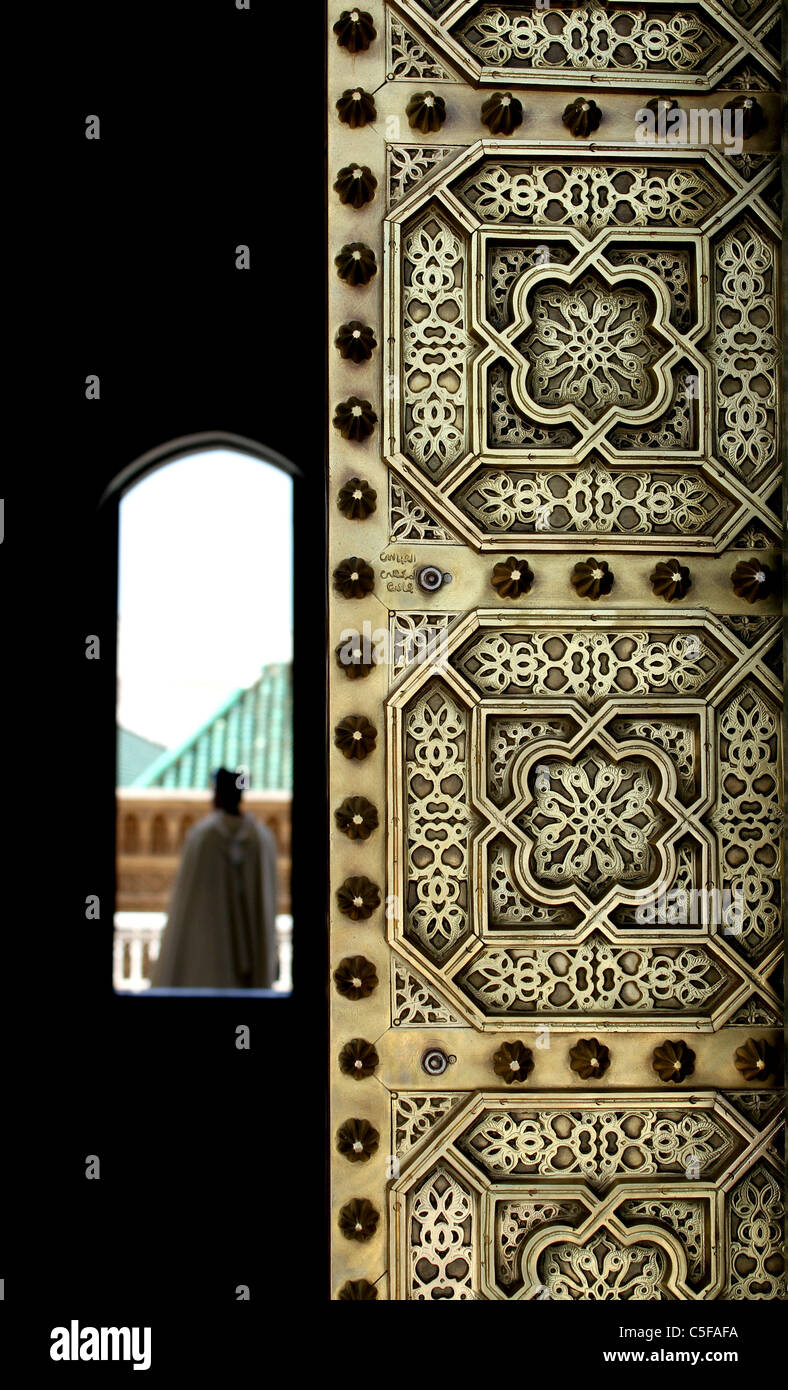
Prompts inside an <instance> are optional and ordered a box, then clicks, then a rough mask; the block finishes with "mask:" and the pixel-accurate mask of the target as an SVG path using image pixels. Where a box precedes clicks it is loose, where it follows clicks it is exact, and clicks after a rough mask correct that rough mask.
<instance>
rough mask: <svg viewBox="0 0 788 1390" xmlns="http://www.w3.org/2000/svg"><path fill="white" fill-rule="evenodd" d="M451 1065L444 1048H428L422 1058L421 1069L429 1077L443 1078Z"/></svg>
mask: <svg viewBox="0 0 788 1390" xmlns="http://www.w3.org/2000/svg"><path fill="white" fill-rule="evenodd" d="M448 1065H449V1059H448V1057H447V1056H446V1053H445V1052H444V1051H443V1048H442V1047H428V1048H427V1051H426V1052H423V1053H422V1056H421V1069H422V1071H426V1073H427V1075H428V1076H442V1075H443V1073H444V1072H445V1070H446V1068H447V1067H448Z"/></svg>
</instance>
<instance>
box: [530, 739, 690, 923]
mask: <svg viewBox="0 0 788 1390" xmlns="http://www.w3.org/2000/svg"><path fill="white" fill-rule="evenodd" d="M542 767H543V768H544V770H543V771H540V772H537V773H536V774H535V775H534V781H533V796H534V802H533V806H532V808H531V809H530V810H529V811H527V812H524V814H523V816H522V817H521V823H522V825H523V827H524V828H525V829H526V830H527V831H528V833H529V835H531V836H532V837H533V841H534V848H533V867H534V873H535V875H536V877H537V878H538V879H541V880H542V881H544V882H546V883H547V884H549V885H555V884H559V883H577V884H578V885H579V886H580V887H582V888H583V889H584V891H585V892H586V893H588V895H589V896H590V897H593V898H596V897H601V896H602V895H603V894H604V893H605V892H606V891H607V889H608V888H610V887H611V886H612V885H613V884H615V883H644V882H646V881H647V880H648V879H649V878H650V877H651V876H652V875H653V872H654V868H655V864H656V862H657V857H656V855H655V853H654V851H653V849H652V844H651V841H652V839H653V837H654V835H655V834H656V832H657V831H658V829H659V828H660V825H661V823H662V822H661V818H660V816H659V814H658V813H657V812H656V810H655V809H654V805H653V802H654V800H655V799H656V786H655V777H654V772H653V771H652V769H651V768H650V767H649V766H648V765H647V764H646V763H642V762H634V761H632V760H629V759H627V760H625V761H624V762H622V763H614V762H612V761H611V760H610V758H609V757H608V756H607V755H605V754H603V753H601V752H596V751H593V750H592V751H591V752H588V753H587V754H586V755H585V756H583V757H581V758H580V759H578V761H577V762H574V763H572V762H568V761H565V760H564V759H550V760H549V761H547V762H545V764H544V765H542V764H540V768H542Z"/></svg>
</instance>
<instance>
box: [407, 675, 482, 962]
mask: <svg viewBox="0 0 788 1390" xmlns="http://www.w3.org/2000/svg"><path fill="white" fill-rule="evenodd" d="M466 723H467V718H466V714H465V712H464V710H463V709H462V708H461V707H460V706H459V705H458V704H457V702H456V701H455V700H454V698H453V697H452V696H451V695H450V693H449V691H448V689H446V688H445V687H444V686H443V685H440V684H437V683H436V684H435V685H433V686H431V687H429V688H428V690H427V691H426V692H425V693H424V694H423V695H422V696H421V698H420V699H419V700H418V701H417V702H416V704H415V705H413V706H412V707H411V709H410V710H409V711H408V714H407V722H406V741H407V750H408V751H407V760H406V785H407V788H408V793H407V816H408V863H409V874H408V880H409V881H408V897H407V921H408V930H409V932H411V933H413V935H415V936H416V937H417V938H418V940H419V941H420V942H421V944H422V947H423V949H425V950H426V951H427V954H428V955H430V956H431V957H433V958H435V959H439V958H441V957H443V956H445V955H446V953H447V952H448V951H449V950H450V949H451V948H452V947H453V946H455V945H456V944H457V942H458V941H459V940H460V939H461V937H462V936H463V935H464V934H465V932H466V930H467V926H468V910H469V893H468V873H469V869H468V837H469V831H470V827H471V813H470V810H469V807H468V792H467V786H468V784H467V761H468V750H467V729H466Z"/></svg>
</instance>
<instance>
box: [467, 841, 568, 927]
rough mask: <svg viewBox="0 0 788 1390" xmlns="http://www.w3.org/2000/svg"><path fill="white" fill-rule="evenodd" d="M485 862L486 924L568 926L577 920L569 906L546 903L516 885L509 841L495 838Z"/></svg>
mask: <svg viewBox="0 0 788 1390" xmlns="http://www.w3.org/2000/svg"><path fill="white" fill-rule="evenodd" d="M487 863H488V869H487V877H488V893H489V904H488V925H489V926H491V927H519V928H524V927H546V926H553V927H561V926H571V925H572V924H573V923H574V922H575V921H576V920H577V916H578V914H577V912H576V910H574V909H573V908H572V907H571V906H566V905H562V906H561V907H545V906H544V904H543V903H537V902H535V901H534V900H533V899H532V898H531V897H529V896H528V894H527V893H524V892H523V891H522V889H521V888H519V887H518V886H517V884H516V883H515V881H514V880H515V872H514V867H513V864H512V851H511V846H510V845H509V844H508V842H506V841H504V840H502V839H498V840H496V841H495V843H494V844H492V845H491V846H490V848H489V851H488V860H487Z"/></svg>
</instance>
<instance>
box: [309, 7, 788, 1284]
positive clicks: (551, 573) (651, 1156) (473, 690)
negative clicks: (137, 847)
mask: <svg viewBox="0 0 788 1390" xmlns="http://www.w3.org/2000/svg"><path fill="white" fill-rule="evenodd" d="M329 20H330V26H329V34H328V48H329V66H328V78H329V103H330V105H329V174H330V178H329V193H328V197H329V206H330V217H329V232H330V275H329V326H330V345H329V353H330V378H329V389H330V403H331V406H332V428H331V440H330V457H329V477H330V482H329V488H330V494H329V516H330V555H331V599H330V615H331V645H332V649H333V650H332V654H331V673H330V701H331V721H330V725H331V733H330V742H331V748H330V760H331V786H332V804H331V832H330V833H331V870H332V898H331V909H332V911H331V922H330V930H331V981H330V989H331V1001H332V1005H331V1015H332V1044H331V1077H330V1086H331V1098H332V1139H331V1142H332V1166H333V1189H332V1190H333V1215H332V1223H333V1230H332V1236H333V1249H334V1274H333V1279H334V1290H333V1295H334V1296H335V1297H341V1298H373V1297H376V1296H377V1297H379V1298H384V1299H386V1298H388V1299H393V1300H409V1299H412V1300H432V1299H444V1298H447V1299H469V1298H478V1299H496V1300H497V1299H513V1298H514V1299H517V1298H519V1299H532V1298H538V1297H542V1298H546V1297H549V1298H554V1299H646V1298H647V1299H655V1298H657V1299H662V1298H664V1299H682V1300H692V1299H695V1300H708V1299H720V1298H730V1299H747V1300H749V1299H774V1298H779V1297H782V1296H783V1293H784V1284H783V1273H782V1259H781V1254H780V1250H781V1224H782V1179H781V1170H780V1167H779V1159H778V1142H779V1141H778V1135H779V1127H780V1122H781V1111H782V1104H781V1100H782V1097H781V1091H780V1078H779V1062H778V1040H779V1028H780V1020H781V1012H782V1006H781V1003H780V984H781V979H782V963H781V962H782V957H781V943H782V918H781V907H780V892H781V864H780V829H781V810H780V738H781V729H782V695H781V684H780V679H781V668H780V653H781V638H780V631H779V613H780V601H779V583H778V579H777V575H778V566H779V559H780V550H781V545H782V539H781V537H782V522H781V510H780V501H779V484H780V476H781V467H780V452H779V450H780V444H779V435H778V423H779V406H778V389H779V388H778V363H779V346H778V336H777V335H778V331H779V304H778V294H779V266H778V254H779V245H780V229H779V223H778V218H777V208H776V198H777V194H778V191H779V170H778V166H777V160H776V150H777V130H778V124H779V123H778V105H779V103H778V96H777V86H778V84H777V74H778V59H777V54H778V52H779V39H778V37H777V33H778V31H777V29H776V27H775V26H776V23H777V19H776V7H774V6H769V5H767V4H758V3H750V2H749V0H741V3H739V0H730V3H728V2H727V0H726V3H725V4H723V3H721V0H720V3H717V2H716V0H704V2H703V3H698V4H697V5H684V6H682V7H678V6H674V5H672V4H671V3H666V2H665V0H642V3H639V4H632V5H618V4H614V3H612V2H611V3H609V4H601V3H597V0H590V3H583V4H579V5H574V6H570V5H565V4H561V5H554V6H552V7H551V8H548V9H542V10H540V9H535V8H532V6H531V5H530V4H528V5H526V4H514V3H506V4H493V3H483V4H478V3H471V4H469V3H464V0H455V3H451V0H449V3H446V0H398V3H397V4H389V3H387V4H385V5H384V4H381V3H378V4H376V5H372V4H370V5H369V7H368V9H365V10H364V11H358V10H353V11H351V10H347V11H342V12H340V10H339V8H338V7H337V8H336V13H334V12H333V11H330V13H329ZM659 97H662V98H667V101H663V104H662V105H661V106H660V105H659V103H658V102H657V103H655V104H654V105H653V106H652V107H649V106H648V102H649V101H653V99H654V98H659ZM671 103H672V104H673V105H672V109H671V110H669V109H668V108H669V107H671ZM731 104H732V105H731ZM725 108H728V114H727V116H726V115H725ZM737 110H738V111H740V112H741V113H743V114H742V116H741V117H740V118H738V119H742V120H744V121H745V127H744V130H745V135H742V130H741V127H740V126H739V127H737V126H736V124H726V123H725V122H728V123H730V122H731V121H732V120H734V117H733V116H732V114H731V112H734V113H735V112H736V111H737ZM644 111H645V112H650V113H651V115H652V116H653V117H654V119H655V120H656V119H657V118H658V117H659V118H660V119H661V120H662V122H663V126H662V127H659V126H657V128H656V131H655V132H653V133H652V138H651V139H650V140H648V139H645V138H643V136H644V130H645V131H646V134H648V117H647V116H644V114H643V113H644ZM675 111H678V112H679V113H681V115H680V117H676V116H673V121H674V129H675V130H676V131H680V133H681V134H682V139H681V141H680V142H675V141H674V142H673V143H666V135H665V132H666V128H667V127H666V125H665V122H667V121H668V120H669V118H670V117H671V115H672V113H673V112H675ZM599 112H601V122H600V123H599V124H597V125H595V124H594V122H595V120H596V116H597V115H598V114H599ZM679 120H681V121H683V122H684V124H683V125H682V126H681V127H680V126H679ZM589 121H590V126H589ZM715 121H717V122H718V124H717V125H715ZM737 129H739V134H740V135H742V138H741V140H740V142H739V145H738V146H736V147H734V142H735V135H736V130H737ZM726 131H727V133H728V136H730V139H728V138H727V137H726ZM715 136H716V137H717V138H716V142H715ZM745 136H746V138H745Z"/></svg>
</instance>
